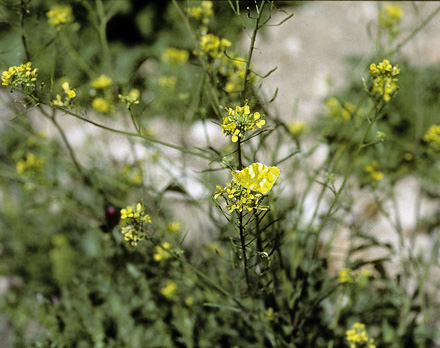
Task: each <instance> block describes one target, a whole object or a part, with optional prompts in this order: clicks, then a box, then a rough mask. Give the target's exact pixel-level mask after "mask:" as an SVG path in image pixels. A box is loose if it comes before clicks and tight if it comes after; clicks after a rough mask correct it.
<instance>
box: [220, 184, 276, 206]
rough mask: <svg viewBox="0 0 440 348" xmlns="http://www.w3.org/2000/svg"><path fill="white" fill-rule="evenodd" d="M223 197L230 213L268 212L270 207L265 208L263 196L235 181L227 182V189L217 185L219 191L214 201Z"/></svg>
mask: <svg viewBox="0 0 440 348" xmlns="http://www.w3.org/2000/svg"><path fill="white" fill-rule="evenodd" d="M219 196H222V197H223V198H224V199H225V200H226V202H227V203H228V204H227V205H226V208H227V209H228V211H229V213H232V212H233V211H235V210H237V211H238V212H242V211H243V210H245V211H246V210H247V211H252V210H254V209H256V210H268V209H269V207H267V206H263V205H262V204H261V203H262V200H263V194H261V193H259V192H254V191H252V190H251V189H247V188H245V187H243V186H241V185H240V184H238V183H237V182H236V181H235V180H233V181H231V182H227V183H226V186H225V187H222V186H220V185H217V191H216V192H215V194H214V199H217V198H218V197H219Z"/></svg>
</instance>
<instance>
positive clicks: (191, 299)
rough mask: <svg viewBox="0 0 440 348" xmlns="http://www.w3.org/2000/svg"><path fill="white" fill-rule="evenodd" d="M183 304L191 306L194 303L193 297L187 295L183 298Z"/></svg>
mask: <svg viewBox="0 0 440 348" xmlns="http://www.w3.org/2000/svg"><path fill="white" fill-rule="evenodd" d="M185 304H186V305H187V306H188V307H191V306H192V305H193V304H194V298H192V297H191V296H188V297H187V298H186V299H185Z"/></svg>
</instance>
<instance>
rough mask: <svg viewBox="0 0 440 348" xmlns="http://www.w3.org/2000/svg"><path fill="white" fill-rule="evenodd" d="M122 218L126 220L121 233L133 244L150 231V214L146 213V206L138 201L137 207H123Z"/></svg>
mask: <svg viewBox="0 0 440 348" xmlns="http://www.w3.org/2000/svg"><path fill="white" fill-rule="evenodd" d="M121 220H125V221H124V223H125V226H123V227H122V229H121V233H122V234H123V235H124V239H125V240H126V241H127V242H129V243H130V244H131V245H132V246H135V245H137V243H138V242H139V241H141V240H143V239H144V238H145V236H146V232H147V231H148V230H147V224H150V223H151V218H150V215H148V214H145V207H144V206H143V204H141V203H138V204H137V205H136V207H132V206H128V207H126V208H125V209H121Z"/></svg>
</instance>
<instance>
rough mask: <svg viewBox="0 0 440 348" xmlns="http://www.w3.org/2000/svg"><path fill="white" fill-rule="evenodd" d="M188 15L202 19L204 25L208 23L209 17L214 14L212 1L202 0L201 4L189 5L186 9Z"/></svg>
mask: <svg viewBox="0 0 440 348" xmlns="http://www.w3.org/2000/svg"><path fill="white" fill-rule="evenodd" d="M188 15H189V16H190V17H192V18H194V19H196V20H200V21H202V23H203V24H205V25H206V24H208V23H209V18H211V17H213V16H214V11H213V10H212V1H202V3H201V6H196V7H191V8H190V9H188Z"/></svg>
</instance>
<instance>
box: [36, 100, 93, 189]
mask: <svg viewBox="0 0 440 348" xmlns="http://www.w3.org/2000/svg"><path fill="white" fill-rule="evenodd" d="M39 109H40V111H41V113H42V114H43V115H44V116H45V117H46V118H48V119H49V120H50V121H51V122H52V124H53V125H54V126H55V128H56V129H57V130H58V133H60V135H61V138H62V139H63V142H64V144H65V145H66V147H67V150H68V152H69V155H70V158H71V159H72V162H73V164H74V166H75V168H76V170H77V171H78V173H79V175H80V176H81V179H82V180H83V181H84V182H85V183H87V184H89V183H90V180H89V179H88V178H87V175H86V174H85V173H84V171H83V169H82V167H81V165H80V164H79V162H78V160H77V159H76V155H75V151H74V150H73V148H72V146H71V145H70V143H69V141H68V140H67V137H66V134H65V133H64V130H63V129H62V128H61V126H60V124H59V123H58V122H57V120H56V119H55V115H53V116H50V115H49V114H48V113H47V112H46V110H44V109H43V108H42V107H41V106H40V107H39Z"/></svg>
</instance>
